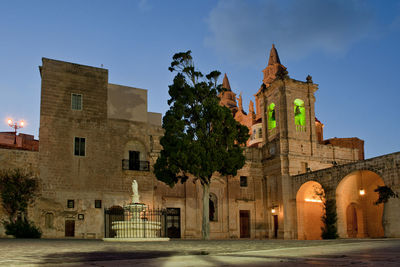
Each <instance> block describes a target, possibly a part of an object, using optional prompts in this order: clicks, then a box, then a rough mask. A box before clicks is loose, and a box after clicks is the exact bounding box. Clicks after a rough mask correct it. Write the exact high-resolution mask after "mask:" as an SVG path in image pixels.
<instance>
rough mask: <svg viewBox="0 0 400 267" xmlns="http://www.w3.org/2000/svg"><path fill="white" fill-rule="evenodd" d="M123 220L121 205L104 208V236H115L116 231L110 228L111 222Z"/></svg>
mask: <svg viewBox="0 0 400 267" xmlns="http://www.w3.org/2000/svg"><path fill="white" fill-rule="evenodd" d="M123 220H124V209H123V208H122V207H121V206H112V207H111V208H109V209H106V210H104V225H105V233H104V235H105V237H115V236H116V233H115V231H114V230H113V229H112V223H113V222H116V221H123Z"/></svg>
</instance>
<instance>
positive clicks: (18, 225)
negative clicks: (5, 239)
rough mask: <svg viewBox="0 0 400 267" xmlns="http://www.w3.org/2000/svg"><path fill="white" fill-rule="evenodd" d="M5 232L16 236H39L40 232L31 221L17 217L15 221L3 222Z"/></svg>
mask: <svg viewBox="0 0 400 267" xmlns="http://www.w3.org/2000/svg"><path fill="white" fill-rule="evenodd" d="M3 224H4V227H5V228H6V234H7V235H12V236H14V237H16V238H40V237H41V236H42V232H41V231H40V230H39V228H37V227H36V226H35V225H34V224H33V222H30V221H28V220H24V219H21V218H18V219H17V220H16V221H15V222H4V223H3Z"/></svg>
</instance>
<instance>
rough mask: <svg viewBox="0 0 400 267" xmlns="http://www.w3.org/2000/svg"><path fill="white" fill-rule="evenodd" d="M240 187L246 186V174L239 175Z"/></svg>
mask: <svg viewBox="0 0 400 267" xmlns="http://www.w3.org/2000/svg"><path fill="white" fill-rule="evenodd" d="M240 187H247V176H240Z"/></svg>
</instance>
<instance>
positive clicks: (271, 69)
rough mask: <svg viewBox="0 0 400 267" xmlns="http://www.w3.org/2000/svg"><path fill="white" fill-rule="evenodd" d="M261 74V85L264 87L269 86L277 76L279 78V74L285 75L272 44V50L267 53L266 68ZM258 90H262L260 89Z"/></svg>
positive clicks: (283, 67) (284, 69) (284, 68)
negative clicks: (262, 76)
mask: <svg viewBox="0 0 400 267" xmlns="http://www.w3.org/2000/svg"><path fill="white" fill-rule="evenodd" d="M263 73H264V78H263V83H264V85H265V87H268V86H270V84H271V83H272V82H273V81H274V80H275V79H276V78H277V76H279V74H280V73H284V75H287V71H286V67H285V66H283V65H282V64H281V61H280V59H279V56H278V51H277V50H276V48H275V45H274V44H272V48H271V51H270V53H269V60H268V66H267V67H266V68H265V69H264V70H263ZM260 90H262V87H261V88H260ZM257 94H258V93H257Z"/></svg>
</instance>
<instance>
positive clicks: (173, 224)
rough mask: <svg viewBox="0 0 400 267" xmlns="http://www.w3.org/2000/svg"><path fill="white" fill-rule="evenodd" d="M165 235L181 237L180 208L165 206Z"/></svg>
mask: <svg viewBox="0 0 400 267" xmlns="http://www.w3.org/2000/svg"><path fill="white" fill-rule="evenodd" d="M167 237H169V238H181V209H180V208H167Z"/></svg>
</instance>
